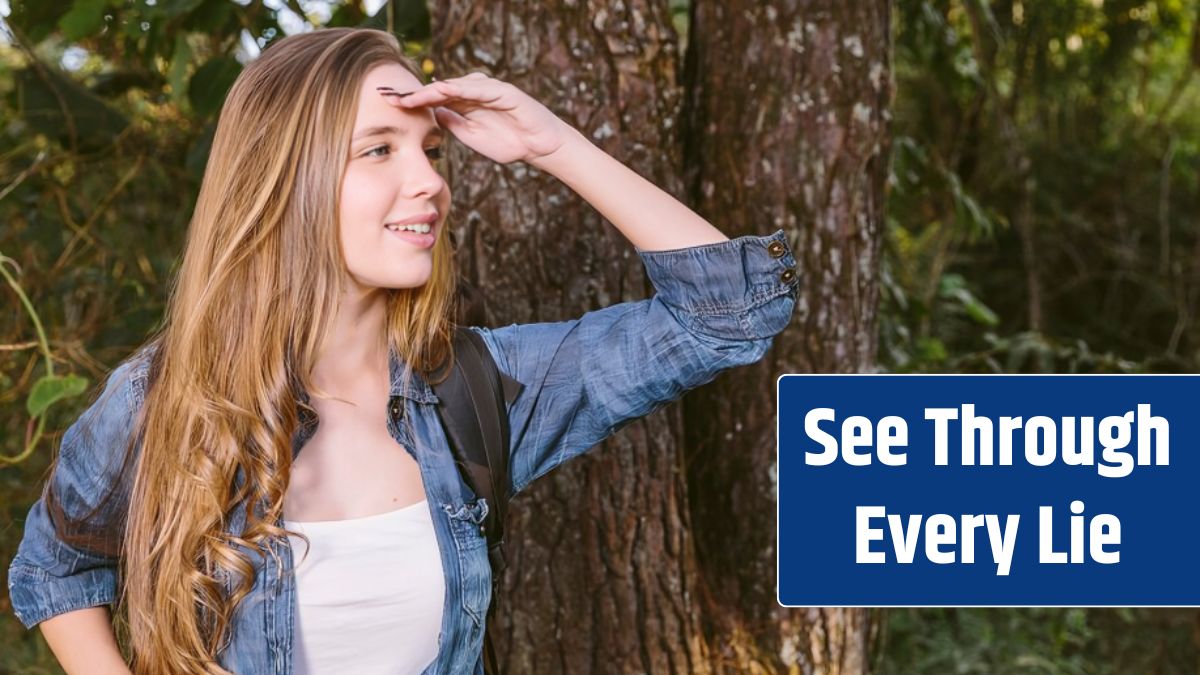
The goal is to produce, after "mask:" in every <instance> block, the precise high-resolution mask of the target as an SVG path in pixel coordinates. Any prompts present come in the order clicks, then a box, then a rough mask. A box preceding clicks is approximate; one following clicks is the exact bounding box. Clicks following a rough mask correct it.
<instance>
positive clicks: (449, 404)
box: [433, 327, 524, 588]
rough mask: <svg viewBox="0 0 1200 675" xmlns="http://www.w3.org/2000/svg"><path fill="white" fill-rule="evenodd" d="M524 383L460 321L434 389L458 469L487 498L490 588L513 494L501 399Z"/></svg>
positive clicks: (509, 399) (500, 568) (511, 396)
mask: <svg viewBox="0 0 1200 675" xmlns="http://www.w3.org/2000/svg"><path fill="white" fill-rule="evenodd" d="M523 388H524V385H522V384H521V383H520V382H518V381H516V380H514V379H513V378H511V377H509V376H508V375H506V374H505V373H502V372H500V369H499V368H497V366H496V362H495V360H493V359H492V354H491V352H490V351H489V350H488V348H487V345H486V344H485V343H484V341H483V338H482V337H481V336H480V335H479V334H477V333H476V332H475V331H472V330H470V329H468V328H465V327H459V328H457V329H456V330H455V332H454V363H453V367H452V370H451V371H450V373H449V375H448V376H447V377H446V378H445V379H444V380H443V381H442V382H441V383H439V384H436V385H434V386H433V389H434V393H435V394H437V397H438V399H439V401H440V405H439V406H438V414H439V415H440V416H441V419H442V426H443V427H444V428H445V430H446V437H447V439H448V440H449V441H450V449H451V451H452V452H453V453H454V460H455V463H457V464H458V468H459V472H460V473H461V474H462V476H463V479H464V480H465V481H466V482H467V485H469V486H470V487H471V489H472V490H473V491H474V492H475V495H476V496H477V497H482V498H484V499H486V500H487V504H488V513H487V515H486V516H485V518H484V522H483V527H484V533H485V535H486V536H487V542H488V559H489V561H490V562H491V566H492V581H493V588H494V587H495V585H496V583H497V582H498V580H499V577H500V573H501V572H503V571H504V568H505V565H506V562H505V560H504V518H505V515H507V513H508V501H509V499H510V498H511V496H512V475H511V473H510V472H509V470H508V458H509V443H508V440H509V427H508V409H507V407H506V403H511V402H512V401H513V400H514V399H515V398H516V397H517V395H518V394H519V393H520V392H521V389H523Z"/></svg>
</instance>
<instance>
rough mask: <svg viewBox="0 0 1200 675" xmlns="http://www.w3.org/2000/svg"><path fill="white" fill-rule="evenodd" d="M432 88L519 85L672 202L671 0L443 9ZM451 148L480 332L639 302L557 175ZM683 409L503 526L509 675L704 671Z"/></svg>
mask: <svg viewBox="0 0 1200 675" xmlns="http://www.w3.org/2000/svg"><path fill="white" fill-rule="evenodd" d="M432 23H433V39H432V45H433V49H434V53H433V59H434V62H435V63H436V64H437V72H436V73H435V75H436V76H439V77H444V78H449V77H455V76H459V75H464V74H467V73H469V72H471V71H475V70H480V71H483V72H485V73H488V74H490V75H492V76H494V77H498V78H500V79H503V80H506V81H509V82H512V83H513V84H515V85H517V86H518V87H521V88H522V89H523V90H524V91H526V92H528V93H529V94H530V95H532V96H533V97H534V98H536V99H538V100H539V101H543V102H545V103H546V104H547V105H548V106H549V107H550V108H551V109H552V110H554V112H555V113H557V114H558V115H560V116H561V117H562V118H563V119H565V120H566V121H568V122H569V123H571V124H572V125H574V126H575V127H577V128H579V129H580V130H582V131H583V132H584V133H585V134H586V135H587V136H589V137H590V138H591V139H592V140H593V141H594V142H596V143H597V144H598V145H599V146H600V147H601V148H603V149H604V150H606V151H607V152H609V153H610V154H612V155H614V156H616V157H617V158H619V159H621V160H622V161H623V162H625V163H626V164H627V165H629V166H631V167H632V168H633V169H634V170H636V171H638V172H639V173H641V174H642V175H644V176H646V177H647V178H649V179H650V180H652V181H653V182H655V183H656V184H657V185H660V186H663V187H664V188H665V189H667V190H668V191H671V192H673V193H675V194H676V195H680V194H681V193H682V183H681V181H680V178H679V147H680V144H679V142H678V140H677V137H676V134H677V128H678V125H677V124H675V122H676V120H677V118H678V115H679V106H680V100H681V92H680V89H679V86H678V84H677V81H676V79H677V78H676V75H677V69H678V60H679V58H678V53H677V52H678V46H677V44H678V43H677V36H676V34H675V32H674V30H673V29H672V27H671V23H670V15H669V13H668V11H667V3H666V2H665V0H661V1H658V2H650V1H647V0H626V1H622V0H599V1H596V0H590V1H589V2H586V3H583V2H578V3H564V4H562V5H559V6H557V7H556V8H554V9H552V10H549V9H547V8H545V7H543V6H541V5H540V4H537V3H495V2H484V1H483V0H453V1H451V2H444V3H436V4H435V6H434V7H433V11H432ZM471 154H472V153H470V151H469V150H466V149H463V148H461V146H460V147H457V148H455V149H454V151H453V154H452V155H451V157H450V162H449V165H450V171H451V176H450V181H451V185H452V186H453V189H454V211H453V212H452V214H451V216H450V222H451V223H452V227H453V229H454V232H455V233H456V236H457V239H458V242H459V247H460V254H459V255H460V260H461V261H462V262H463V264H464V268H465V271H466V275H467V277H468V279H469V280H470V281H471V282H472V283H473V284H474V285H475V286H476V287H477V288H479V289H482V291H483V294H484V295H485V297H486V307H487V309H486V313H487V317H488V320H489V323H490V324H491V325H505V324H508V323H513V322H519V323H524V322H532V321H556V320H563V319H568V318H574V317H577V316H579V315H581V314H583V313H584V312H585V311H587V310H591V309H596V308H599V307H603V306H607V305H610V304H612V303H615V302H620V301H625V300H635V299H641V298H644V297H647V296H648V293H649V291H650V290H651V289H650V286H649V284H648V282H647V280H646V279H645V276H644V272H643V268H642V265H641V262H640V260H639V258H638V257H637V255H636V253H635V251H634V250H633V247H632V246H631V245H630V244H629V243H627V242H626V240H625V239H624V237H623V236H622V235H621V234H620V233H619V232H617V231H616V230H615V229H614V228H612V226H611V225H609V224H608V223H606V222H604V221H603V220H602V219H601V217H600V216H599V215H598V214H597V213H596V212H595V211H594V210H593V209H591V207H589V206H588V205H587V204H586V203H585V202H583V201H582V200H581V199H579V198H578V197H577V196H575V194H574V193H573V192H571V191H570V190H569V189H568V188H566V187H565V186H563V185H562V184H560V183H559V182H558V181H556V180H555V179H554V178H552V177H550V176H547V175H544V174H540V173H539V172H537V171H534V170H531V169H530V168H529V167H527V166H525V165H522V164H513V165H509V166H505V167H501V166H498V165H495V164H493V163H492V162H491V161H490V160H487V159H485V158H482V157H479V156H471ZM681 436H682V434H681V431H680V408H679V406H677V405H673V406H669V407H667V408H665V409H663V410H661V411H659V412H658V413H656V414H654V415H651V416H650V417H648V418H646V419H644V420H641V421H638V422H635V423H633V424H632V425H630V426H629V427H626V428H625V429H624V430H622V432H621V433H620V434H619V435H618V436H617V437H616V438H614V439H612V440H611V441H609V442H607V443H605V444H604V445H603V447H600V448H596V449H593V450H592V451H591V452H590V453H589V454H588V455H586V456H584V457H582V458H580V459H578V460H575V461H573V462H571V463H569V464H568V465H566V466H564V467H561V468H560V469H558V470H557V471H555V472H553V473H552V474H550V475H549V476H547V477H546V478H543V479H542V480H540V481H538V482H537V483H536V484H535V485H533V486H531V488H530V489H529V490H528V491H527V493H525V494H523V495H521V496H520V497H519V498H518V499H517V500H516V501H515V502H514V503H513V508H512V510H511V511H510V520H509V523H508V526H509V530H508V531H509V532H510V533H511V535H510V544H509V547H508V553H509V569H508V572H507V573H506V574H505V578H504V580H503V583H502V591H501V595H500V598H501V604H500V605H499V611H498V613H497V616H496V617H495V620H494V622H493V624H492V626H491V627H490V631H491V632H492V635H493V636H494V637H495V638H496V639H497V648H498V649H497V651H498V655H499V660H500V665H501V668H502V669H503V670H504V672H508V673H707V672H709V669H708V665H707V655H706V652H705V648H704V645H703V641H702V640H701V639H700V635H701V628H700V621H699V616H698V609H697V604H696V601H695V598H696V595H695V591H694V583H695V579H696V570H695V563H694V554H693V552H692V543H691V541H690V538H689V536H690V535H689V527H688V510H687V506H686V489H685V486H686V483H685V481H684V478H683V471H682V466H681V461H680V440H679V439H680V438H681Z"/></svg>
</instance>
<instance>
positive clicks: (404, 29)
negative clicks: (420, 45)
mask: <svg viewBox="0 0 1200 675" xmlns="http://www.w3.org/2000/svg"><path fill="white" fill-rule="evenodd" d="M389 3H390V4H391V5H392V12H393V14H392V23H393V30H394V31H395V34H396V37H398V38H400V39H402V40H417V41H419V40H428V39H429V36H430V19H429V7H427V6H426V5H425V0H388V2H385V3H384V4H383V6H382V7H380V8H379V11H378V12H375V16H372V17H371V18H369V19H367V20H366V21H364V22H362V23H361V24H360V26H361V27H363V28H375V29H377V30H387V8H388V4H389Z"/></svg>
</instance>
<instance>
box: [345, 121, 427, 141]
mask: <svg viewBox="0 0 1200 675" xmlns="http://www.w3.org/2000/svg"><path fill="white" fill-rule="evenodd" d="M406 133H407V130H406V129H400V128H399V127H394V126H390V125H385V126H378V127H367V128H366V129H363V130H362V131H360V132H358V133H357V134H355V135H354V138H352V139H350V140H352V141H357V140H359V139H362V138H366V137H368V136H382V135H383V134H395V135H397V136H403V135H404V134H406ZM445 137H446V134H445V132H443V131H442V128H441V127H438V126H433V127H430V128H429V131H428V132H426V134H425V138H436V139H438V140H439V141H440V140H444V139H445Z"/></svg>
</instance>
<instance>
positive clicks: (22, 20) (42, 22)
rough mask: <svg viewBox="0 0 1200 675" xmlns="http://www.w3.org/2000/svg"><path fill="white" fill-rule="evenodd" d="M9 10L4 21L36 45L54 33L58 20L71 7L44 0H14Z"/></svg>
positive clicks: (63, 3) (66, 4)
mask: <svg viewBox="0 0 1200 675" xmlns="http://www.w3.org/2000/svg"><path fill="white" fill-rule="evenodd" d="M11 9H12V14H9V15H8V16H7V17H5V21H7V22H9V23H11V24H12V25H14V26H16V27H17V28H20V29H21V30H22V31H24V32H25V37H26V38H28V39H29V40H30V42H33V43H35V44H36V43H38V42H41V41H42V40H44V39H46V36H48V35H50V33H52V32H54V30H55V28H57V26H58V20H59V19H60V18H61V17H62V16H63V15H64V14H66V13H67V12H68V11H70V9H71V6H70V5H69V4H68V3H65V2H46V0H14V1H13V2H12V3H11Z"/></svg>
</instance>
